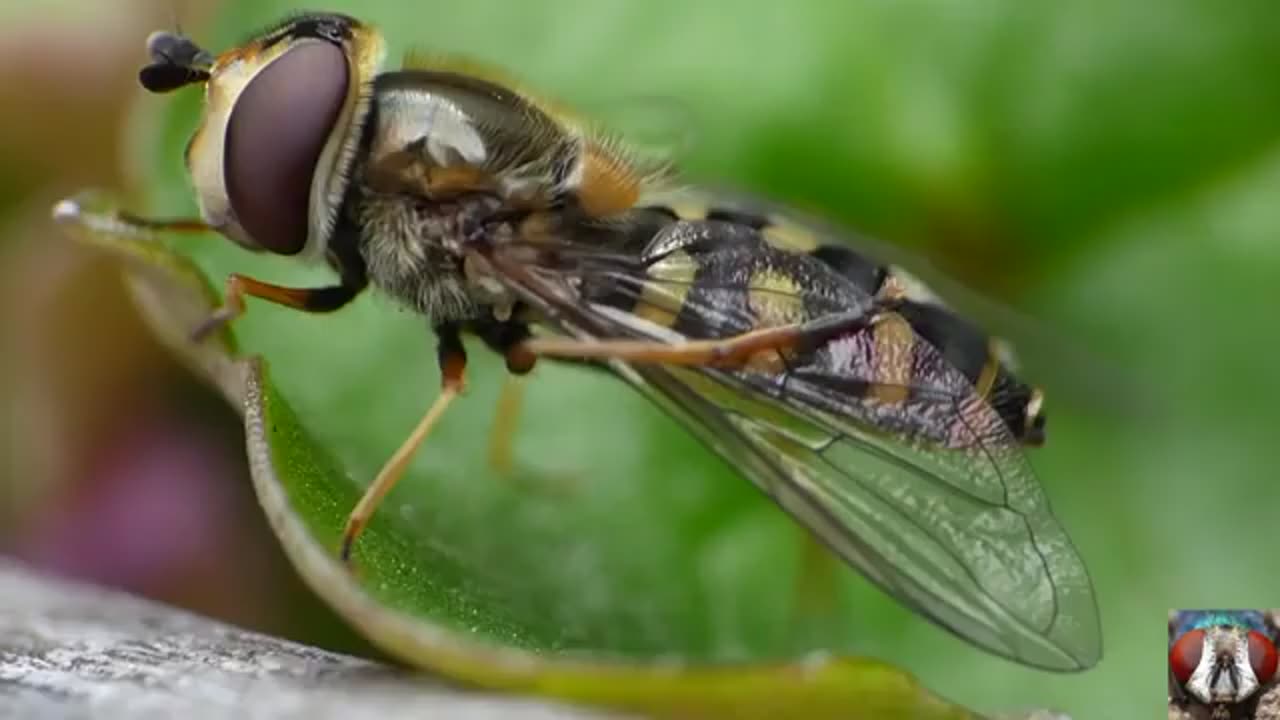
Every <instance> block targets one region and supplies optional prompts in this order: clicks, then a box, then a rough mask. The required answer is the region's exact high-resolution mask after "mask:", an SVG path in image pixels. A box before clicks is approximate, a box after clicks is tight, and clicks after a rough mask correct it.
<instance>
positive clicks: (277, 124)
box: [223, 41, 349, 255]
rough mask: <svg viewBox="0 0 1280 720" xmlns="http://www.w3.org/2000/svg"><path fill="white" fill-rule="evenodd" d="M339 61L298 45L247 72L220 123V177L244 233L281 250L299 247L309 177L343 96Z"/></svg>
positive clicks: (322, 45)
mask: <svg viewBox="0 0 1280 720" xmlns="http://www.w3.org/2000/svg"><path fill="white" fill-rule="evenodd" d="M348 82H349V81H348V75H347V59H346V56H345V55H344V54H343V52H342V49H341V48H339V47H338V46H336V45H332V44H329V43H327V42H318V41H316V42H305V43H303V44H300V45H297V46H295V47H293V48H290V49H289V50H286V51H285V52H284V54H282V55H281V56H280V57H278V58H276V59H275V60H273V61H272V62H271V64H270V65H268V66H267V67H265V68H263V69H262V70H261V71H259V72H258V74H257V75H256V76H254V78H253V80H251V81H250V82H249V85H248V87H246V88H245V89H244V90H243V91H242V92H241V93H240V97H239V98H238V99H237V100H236V103H235V106H234V107H233V108H232V110H231V117H230V119H229V121H228V123H227V136H226V143H225V146H224V149H223V153H224V157H223V163H224V164H223V174H224V176H225V178H226V183H227V197H228V199H229V200H230V201H231V210H232V211H233V212H234V213H235V216H236V219H237V220H238V221H239V222H240V226H241V227H242V228H244V231H245V233H246V234H247V235H248V236H249V238H250V239H252V240H253V242H254V243H256V244H258V245H260V246H261V247H262V248H263V249H265V250H269V251H271V252H274V253H279V254H281V255H292V254H294V253H297V252H300V251H301V250H302V248H303V247H304V246H305V245H306V244H307V227H308V224H309V223H308V219H309V217H310V214H309V212H308V210H309V206H310V199H311V181H312V178H313V177H314V176H315V171H316V164H317V162H318V161H319V159H320V153H321V151H323V150H324V145H325V142H326V141H327V140H328V139H329V135H330V134H331V133H332V132H333V129H334V126H335V125H336V123H337V118H338V114H339V113H340V112H341V111H342V105H343V103H344V102H345V101H346V97H347V86H348Z"/></svg>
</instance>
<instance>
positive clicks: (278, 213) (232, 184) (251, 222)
mask: <svg viewBox="0 0 1280 720" xmlns="http://www.w3.org/2000/svg"><path fill="white" fill-rule="evenodd" d="M147 48H148V52H149V53H150V55H151V60H152V63H151V64H150V65H148V66H147V67H145V68H143V70H142V71H141V73H140V74H139V79H140V81H141V82H142V85H143V86H144V87H146V88H147V89H148V90H151V91H152V92H168V91H171V90H175V89H177V88H180V87H183V86H186V85H192V84H203V85H204V89H205V95H204V99H205V102H204V113H203V116H202V118H201V122H200V125H199V127H198V128H197V129H196V131H195V133H194V135H193V136H192V137H191V140H190V142H189V143H188V145H187V149H186V164H187V170H188V172H189V174H190V176H191V182H192V184H193V186H194V188H195V191H196V198H197V201H198V203H199V205H200V213H201V216H202V218H203V220H204V221H205V222H206V223H208V224H209V225H210V226H211V227H213V228H215V229H217V230H218V231H220V232H221V233H222V234H224V235H226V236H227V237H229V238H231V239H232V240H234V241H236V242H237V243H239V244H240V245H242V246H244V247H246V248H248V249H251V250H259V251H267V252H273V253H277V254H281V255H299V254H306V255H317V254H323V252H324V248H325V245H326V244H327V241H328V238H329V235H330V234H331V233H332V230H333V226H334V223H335V219H336V214H337V209H338V206H339V203H340V201H341V197H342V194H343V191H344V190H345V188H346V184H347V182H348V175H349V171H350V167H351V164H352V161H353V158H354V155H355V153H356V150H357V146H358V144H359V131H358V128H359V126H360V123H361V121H362V119H363V117H364V115H365V114H366V113H367V111H368V105H369V94H370V87H371V81H372V78H373V76H374V75H375V74H376V73H377V71H378V67H379V66H380V64H381V62H382V58H383V55H384V51H383V42H382V38H381V36H379V35H378V34H377V32H375V31H374V30H373V29H372V28H369V27H368V26H366V25H363V24H362V23H360V22H359V21H357V20H355V19H354V18H350V17H347V16H345V15H337V14H310V15H299V16H295V17H291V18H290V19H288V20H286V21H285V22H283V23H281V24H279V25H277V26H275V27H273V28H271V29H269V30H267V31H265V32H263V33H261V34H259V35H257V36H255V37H253V38H252V39H250V40H249V41H248V42H246V43H244V44H243V45H240V46H237V47H234V48H232V49H230V50H228V51H226V52H223V53H222V54H220V55H216V56H215V55H213V54H211V53H209V52H208V51H206V50H204V49H202V48H200V47H199V46H198V45H196V44H195V42H193V41H192V40H191V39H190V38H187V37H185V36H182V35H177V34H173V33H167V32H158V33H154V34H153V35H152V36H151V37H150V38H149V39H148V41H147Z"/></svg>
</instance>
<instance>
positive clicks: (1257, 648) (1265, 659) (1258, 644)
mask: <svg viewBox="0 0 1280 720" xmlns="http://www.w3.org/2000/svg"><path fill="white" fill-rule="evenodd" d="M1249 665H1250V666H1252V667H1253V675H1254V677H1256V678H1258V682H1259V683H1265V682H1267V681H1268V680H1270V679H1271V676H1272V675H1275V674H1276V646H1275V644H1273V643H1272V642H1271V640H1269V639H1268V638H1267V636H1266V635H1263V634H1262V633H1260V632H1257V631H1256V630H1250V631H1249Z"/></svg>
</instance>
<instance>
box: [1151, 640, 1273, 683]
mask: <svg viewBox="0 0 1280 720" xmlns="http://www.w3.org/2000/svg"><path fill="white" fill-rule="evenodd" d="M1252 645H1253V643H1252V641H1251V642H1250V648H1251V649H1252ZM1203 652H1204V630H1202V629H1201V630H1192V631H1190V632H1188V633H1184V634H1183V635H1182V636H1181V637H1179V638H1178V640H1177V641H1176V642H1174V643H1173V647H1172V648H1169V669H1170V670H1172V671H1173V676H1174V677H1176V678H1178V682H1179V683H1180V684H1182V685H1186V684H1187V681H1188V680H1190V679H1191V675H1192V674H1193V673H1195V671H1196V668H1197V667H1199V666H1200V655H1201V654H1202V653H1203Z"/></svg>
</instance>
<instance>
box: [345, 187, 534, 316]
mask: <svg viewBox="0 0 1280 720" xmlns="http://www.w3.org/2000/svg"><path fill="white" fill-rule="evenodd" d="M500 206H501V203H500V201H499V200H497V199H496V198H494V197H492V196H489V195H467V196H463V197H458V198H454V199H452V200H442V201H426V200H423V199H421V198H418V197H415V196H412V195H404V194H399V193H382V192H376V191H373V190H371V189H369V188H368V187H365V186H356V187H355V188H353V191H352V197H351V198H350V199H349V207H350V210H349V212H350V213H351V215H352V217H353V219H354V223H353V225H354V226H355V227H357V228H358V240H357V242H358V245H359V252H360V255H361V257H362V259H363V261H364V264H365V266H366V268H367V273H368V276H369V280H370V282H371V283H372V284H373V286H374V287H376V288H378V289H380V290H382V291H383V292H385V293H387V294H388V295H390V296H391V297H393V298H394V299H396V300H397V301H399V302H400V303H402V304H404V305H405V306H407V307H408V308H410V309H412V310H414V311H416V312H419V313H422V314H423V315H426V316H427V317H428V318H429V319H430V320H431V321H432V322H433V323H440V322H460V321H466V320H472V319H476V318H480V317H488V316H491V315H495V314H498V315H501V314H502V313H504V312H505V311H506V310H509V307H510V304H511V303H512V302H513V301H512V300H511V299H510V298H509V297H508V296H507V295H506V294H505V291H503V290H502V289H501V288H499V287H495V286H494V284H493V283H492V282H490V281H489V276H488V275H487V274H486V273H485V272H484V269H483V268H476V267H474V263H472V265H470V266H469V265H468V263H467V259H468V254H467V253H466V252H465V249H464V246H465V243H466V242H467V240H468V238H470V237H471V236H472V234H473V233H474V232H475V228H476V227H477V226H478V225H479V224H480V223H481V222H483V221H484V220H485V219H486V218H488V217H490V216H491V215H492V214H493V213H494V212H495V211H496V210H497V209H498V208H499V207H500ZM496 232H497V235H495V236H494V237H492V238H490V239H491V240H498V241H501V240H502V239H503V238H504V237H507V236H509V234H510V228H507V227H498V228H496ZM504 305H505V306H506V307H505V308H503V307H502V306H504Z"/></svg>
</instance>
